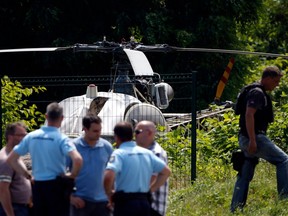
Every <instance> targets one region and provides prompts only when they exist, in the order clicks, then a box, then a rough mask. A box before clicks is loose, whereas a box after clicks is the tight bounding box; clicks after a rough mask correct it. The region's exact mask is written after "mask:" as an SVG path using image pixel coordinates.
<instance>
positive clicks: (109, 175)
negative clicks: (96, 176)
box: [104, 169, 115, 201]
mask: <svg viewBox="0 0 288 216" xmlns="http://www.w3.org/2000/svg"><path fill="white" fill-rule="evenodd" d="M114 181H115V172H114V171H113V170H109V169H107V170H105V173H104V189H105V193H106V195H107V197H108V199H109V200H110V201H111V200H112V199H111V198H112V195H113V193H114V191H113V189H114Z"/></svg>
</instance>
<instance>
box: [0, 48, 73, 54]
mask: <svg viewBox="0 0 288 216" xmlns="http://www.w3.org/2000/svg"><path fill="white" fill-rule="evenodd" d="M69 48H71V47H43V48H20V49H2V50H0V53H15V52H53V51H62V50H66V49H69Z"/></svg>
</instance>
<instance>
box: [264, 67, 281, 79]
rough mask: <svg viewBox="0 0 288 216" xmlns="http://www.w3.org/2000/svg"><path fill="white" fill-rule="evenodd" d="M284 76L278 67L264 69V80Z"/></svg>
mask: <svg viewBox="0 0 288 216" xmlns="http://www.w3.org/2000/svg"><path fill="white" fill-rule="evenodd" d="M278 76H283V73H282V72H281V70H280V69H279V68H278V67H277V66H268V67H266V68H265V69H264V71H263V73H262V79H263V78H266V77H272V78H273V77H278Z"/></svg>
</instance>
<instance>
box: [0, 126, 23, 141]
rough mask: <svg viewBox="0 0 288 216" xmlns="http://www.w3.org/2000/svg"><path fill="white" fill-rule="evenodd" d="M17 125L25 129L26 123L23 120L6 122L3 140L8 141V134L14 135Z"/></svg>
mask: <svg viewBox="0 0 288 216" xmlns="http://www.w3.org/2000/svg"><path fill="white" fill-rule="evenodd" d="M17 127H23V128H25V129H26V130H27V127H26V125H25V124H24V123H23V122H20V121H19V122H14V123H10V124H7V126H6V130H5V140H6V142H8V136H9V135H14V134H15V131H16V128H17Z"/></svg>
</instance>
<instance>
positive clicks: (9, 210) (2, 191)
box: [0, 182, 14, 216]
mask: <svg viewBox="0 0 288 216" xmlns="http://www.w3.org/2000/svg"><path fill="white" fill-rule="evenodd" d="M9 187H10V182H0V203H1V205H2V207H3V209H4V211H5V213H6V215H7V216H14V211H13V207H12V201H11V195H10V189H9Z"/></svg>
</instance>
